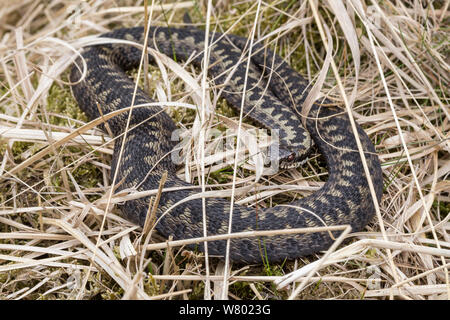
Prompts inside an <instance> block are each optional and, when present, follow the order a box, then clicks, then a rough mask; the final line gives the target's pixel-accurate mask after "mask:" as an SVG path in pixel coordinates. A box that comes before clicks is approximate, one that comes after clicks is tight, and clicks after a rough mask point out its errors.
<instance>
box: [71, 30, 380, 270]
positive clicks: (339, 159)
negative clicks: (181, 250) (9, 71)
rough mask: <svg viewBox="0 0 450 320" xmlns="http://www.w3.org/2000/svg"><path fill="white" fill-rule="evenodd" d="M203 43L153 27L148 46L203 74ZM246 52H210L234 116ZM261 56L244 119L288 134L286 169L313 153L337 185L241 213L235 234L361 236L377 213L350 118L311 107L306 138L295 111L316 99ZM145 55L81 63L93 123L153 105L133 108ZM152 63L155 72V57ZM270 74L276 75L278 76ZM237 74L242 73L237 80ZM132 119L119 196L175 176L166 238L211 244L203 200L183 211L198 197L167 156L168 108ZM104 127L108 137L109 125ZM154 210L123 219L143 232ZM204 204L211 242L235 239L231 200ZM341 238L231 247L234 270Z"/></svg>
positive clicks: (326, 105) (246, 241) (76, 72)
mask: <svg viewBox="0 0 450 320" xmlns="http://www.w3.org/2000/svg"><path fill="white" fill-rule="evenodd" d="M219 36H221V34H219V33H215V34H213V33H211V34H210V39H212V40H211V41H213V40H214V39H217V38H218V37H219ZM102 37H106V38H115V39H122V40H128V41H133V42H136V43H140V44H142V43H144V29H143V28H142V27H135V28H124V29H117V30H114V31H112V32H109V33H106V34H103V35H102ZM204 40H205V32H204V31H202V30H200V29H196V28H179V29H177V28H167V27H152V28H151V29H150V30H149V41H148V45H149V47H152V48H155V49H157V50H158V51H160V52H162V53H164V54H166V55H168V56H169V57H172V58H175V59H177V61H179V60H181V61H186V60H190V62H191V63H193V64H194V65H197V66H201V65H202V59H203V53H202V52H203V50H204ZM246 43H247V39H245V38H241V37H238V36H234V35H228V36H226V37H223V38H222V39H220V40H219V41H216V42H214V45H212V46H211V47H210V49H211V51H210V55H209V66H210V67H209V69H208V76H209V77H213V78H214V81H215V83H216V84H220V83H221V82H223V81H225V80H227V81H228V82H227V83H226V88H225V90H223V96H224V97H225V99H226V100H228V101H229V102H230V103H231V104H232V105H234V106H235V107H236V106H240V104H241V99H242V88H243V83H244V81H245V79H244V78H245V70H246V62H245V61H242V59H241V60H239V59H240V57H241V56H242V52H244V49H245V46H246ZM258 48H263V47H262V46H261V45H259V46H258V45H255V47H254V52H256V54H255V55H254V56H252V58H251V63H250V65H249V72H248V77H247V80H246V81H247V89H248V90H247V92H246V95H245V99H246V100H245V104H244V111H245V113H244V114H245V115H246V116H247V117H249V118H251V119H253V120H255V121H256V122H258V123H261V124H263V125H264V126H265V127H267V128H277V129H279V131H280V154H281V156H280V159H279V161H280V166H281V167H285V168H289V167H294V166H297V165H298V163H300V162H301V161H302V160H303V159H304V158H305V156H306V154H307V152H308V151H307V150H308V149H309V148H310V146H311V144H312V143H314V144H315V145H316V146H317V148H318V150H319V151H320V153H321V154H322V155H323V157H324V159H325V161H326V164H327V167H328V180H327V182H326V183H325V184H324V185H323V186H322V188H320V189H319V190H317V191H316V192H314V193H312V194H311V195H309V196H307V197H304V198H302V199H299V200H296V201H294V202H291V203H289V204H285V205H277V206H275V207H271V208H265V209H261V208H258V209H257V208H251V207H245V206H240V205H234V207H233V215H232V232H241V231H250V230H275V229H284V228H302V227H305V228H306V227H321V226H332V225H342V224H349V225H351V226H352V230H353V231H358V230H361V229H362V228H363V227H364V226H365V225H366V224H367V223H368V222H369V220H370V219H371V218H372V217H373V215H374V212H375V209H374V203H373V200H372V197H371V194H370V190H369V185H368V182H367V178H366V176H365V173H364V168H363V165H362V162H361V157H360V154H359V153H358V148H357V144H356V140H355V138H354V134H353V132H352V129H351V125H350V120H349V118H348V115H347V114H346V112H344V111H343V110H342V109H339V108H338V107H337V106H333V105H332V104H331V103H330V102H329V101H328V100H326V99H324V100H322V101H321V103H318V102H316V103H314V104H313V106H312V107H311V109H310V111H309V114H308V117H307V118H306V121H305V124H306V130H305V128H303V126H302V121H301V117H300V116H299V115H298V113H297V112H296V111H295V110H296V108H297V107H300V108H301V106H302V104H303V102H304V100H305V98H306V96H307V94H308V90H307V87H308V85H309V84H308V82H307V81H306V80H305V79H304V78H303V77H301V76H300V75H299V74H298V73H297V72H296V71H294V70H293V69H292V68H291V67H290V66H289V65H288V64H287V63H286V62H284V61H283V60H282V59H281V57H279V56H277V55H271V54H268V53H270V52H271V51H270V50H269V51H267V50H266V52H265V53H264V52H263V51H261V50H259V51H258V50H257V49H258ZM263 49H264V48H263ZM141 53H142V51H141V49H140V48H139V47H137V46H132V45H127V44H123V43H122V44H120V43H114V42H110V43H107V44H101V45H91V46H88V47H86V48H85V49H84V51H83V53H82V57H83V58H84V60H85V61H86V64H87V72H86V76H85V78H83V79H82V78H81V77H82V72H81V71H80V70H81V66H82V63H81V61H80V58H78V59H77V61H76V62H75V64H74V66H73V68H72V71H71V74H70V80H71V81H72V82H73V83H74V84H73V87H72V90H73V94H74V96H75V98H76V100H77V102H78V104H79V107H80V108H81V109H82V110H83V111H84V112H85V113H86V114H87V116H88V117H89V118H90V119H96V118H98V117H101V116H102V115H106V114H108V113H110V112H113V111H116V110H118V109H120V108H125V107H129V106H131V105H132V103H134V105H140V104H145V103H149V102H152V100H151V99H150V97H149V96H148V95H147V94H145V93H144V92H143V91H142V90H141V89H138V90H137V92H136V95H135V99H134V101H133V93H134V88H135V84H134V81H133V80H132V79H131V78H130V77H129V76H128V75H127V73H126V71H128V70H130V69H133V68H136V67H138V66H139V62H140V59H141ZM195 53H196V54H195ZM149 60H150V61H151V62H154V61H153V60H152V56H151V55H149ZM266 60H267V61H266ZM267 62H269V63H267ZM272 62H273V63H272ZM266 65H273V66H274V67H273V69H270V70H269V68H268V67H266ZM233 67H235V69H234V70H233V71H234V73H233V74H232V76H231V77H230V76H229V75H230V70H231V69H232V68H233ZM268 70H269V71H268ZM272 71H273V72H272ZM269 75H271V76H269ZM79 80H81V81H79ZM330 104H331V105H330ZM131 112H132V115H131V118H130V126H129V128H131V129H130V130H129V132H128V133H127V135H126V140H125V142H124V149H123V156H122V159H121V160H120V164H119V163H118V155H119V151H120V148H121V145H122V139H121V138H119V139H117V140H116V142H115V146H114V153H113V157H112V165H111V174H112V175H113V174H114V171H115V170H116V168H118V177H117V180H116V181H120V182H121V184H120V185H119V189H120V190H121V189H125V188H137V190H139V191H143V190H154V189H157V188H158V185H159V182H160V180H161V177H162V175H163V173H164V172H165V171H167V173H168V177H167V180H166V183H165V185H164V187H167V188H171V187H182V188H179V190H176V191H165V192H163V193H162V194H161V199H160V202H159V206H158V210H157V217H158V218H160V219H159V220H158V223H157V225H156V229H157V230H158V231H159V232H160V233H161V234H162V235H163V236H165V237H169V236H173V238H174V239H175V240H176V239H188V238H195V237H202V236H204V233H203V218H202V217H203V213H202V199H201V198H197V199H193V200H189V201H186V202H182V203H178V202H180V201H182V200H183V199H185V198H187V197H189V196H192V195H194V194H196V193H197V192H198V191H196V190H195V188H189V186H191V187H192V185H191V184H190V183H187V182H185V181H183V180H181V179H179V178H178V177H177V176H176V174H175V172H176V165H175V164H174V163H173V162H172V161H171V158H170V156H167V155H168V154H170V152H171V151H172V150H173V148H174V146H175V142H174V141H172V140H171V133H172V132H173V131H174V130H175V129H176V126H175V123H174V122H173V120H172V119H171V118H170V117H169V116H168V114H166V113H165V112H162V107H159V106H148V107H141V108H133V109H132V111H131ZM127 119H128V111H127V112H123V113H121V114H119V115H117V116H114V117H112V118H111V119H109V120H107V124H108V125H107V127H109V128H107V129H109V130H110V132H112V134H113V135H114V136H119V135H121V134H123V133H124V130H125V127H126V123H127ZM101 127H102V128H103V129H105V126H104V125H101ZM357 130H358V133H359V137H360V141H361V143H362V146H363V149H364V152H365V157H366V160H367V164H368V167H369V171H370V174H371V178H372V181H373V185H374V188H375V192H376V195H377V201H380V199H381V195H382V186H383V183H382V174H381V167H380V163H379V160H378V157H377V155H376V153H375V148H374V146H373V144H372V142H371V141H370V139H369V137H368V136H367V135H366V134H365V133H364V131H363V130H362V128H361V127H360V126H359V125H357ZM148 204H149V198H148V197H147V198H140V199H136V200H129V201H126V202H125V203H123V204H121V211H122V213H123V215H124V216H125V218H127V219H128V220H130V221H132V222H134V223H137V224H140V225H141V226H142V225H143V224H144V222H145V218H146V215H147V211H148V208H147V207H148ZM175 204H177V205H175ZM205 204H206V224H207V227H206V230H207V234H208V235H218V234H226V233H228V219H229V212H230V200H227V199H223V198H206V199H205ZM163 213H165V214H164V215H163V216H162V217H161V215H162V214H163ZM332 235H334V236H336V235H337V233H336V234H334V233H333V234H332V233H329V232H316V233H306V234H291V235H277V236H271V237H262V238H239V239H232V240H231V243H230V251H229V255H230V256H229V257H230V259H231V260H232V261H235V262H243V263H261V262H262V261H263V259H264V261H270V262H276V261H282V260H284V259H295V258H298V257H301V256H306V255H310V254H313V253H316V252H318V251H321V250H326V249H327V248H328V247H329V246H330V245H331V244H332V242H333V241H334V239H333V237H332ZM196 248H198V249H199V250H201V251H203V250H204V245H203V243H200V244H198V245H196ZM225 252H226V241H224V240H220V241H211V242H208V253H209V255H211V256H219V257H223V256H224V255H225Z"/></svg>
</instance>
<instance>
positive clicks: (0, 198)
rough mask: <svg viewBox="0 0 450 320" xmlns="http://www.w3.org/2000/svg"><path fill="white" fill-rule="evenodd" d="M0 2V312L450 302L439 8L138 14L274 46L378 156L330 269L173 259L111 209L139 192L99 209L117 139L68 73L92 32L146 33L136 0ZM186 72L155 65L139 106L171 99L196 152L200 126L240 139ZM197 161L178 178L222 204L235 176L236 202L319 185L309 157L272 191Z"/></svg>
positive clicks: (244, 6)
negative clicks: (169, 302) (370, 211)
mask: <svg viewBox="0 0 450 320" xmlns="http://www.w3.org/2000/svg"><path fill="white" fill-rule="evenodd" d="M1 2H2V5H1V6H0V150H1V155H2V157H1V158H0V299H74V298H77V299H121V298H138V299H203V298H206V299H209V298H216V297H228V298H230V299H287V298H291V299H305V298H308V299H335V298H343V299H354V298H357V299H358V298H364V299H374V298H375V299H388V298H393V299H448V298H449V297H450V279H449V267H450V237H449V235H448V231H449V230H450V222H449V217H450V215H449V211H450V204H449V198H450V194H449V192H450V183H449V180H448V177H449V172H450V157H449V150H450V141H449V128H450V123H449V120H450V114H449V110H448V102H449V91H448V88H449V86H450V83H449V80H450V79H449V71H450V70H449V50H450V48H449V39H448V38H449V34H450V33H449V20H450V17H449V14H448V6H449V1H448V0H446V1H425V0H423V1H421V0H408V1H396V0H385V1H382V2H380V3H378V1H371V0H342V1H340V0H339V1H334V0H333V1H326V0H322V1H315V0H310V1H307V0H304V1H295V0H274V1H272V0H270V1H261V2H258V1H253V0H242V1H231V0H218V1H213V6H212V5H211V4H209V3H208V1H206V0H205V1H197V0H195V1H154V3H153V2H152V1H149V2H148V3H149V10H148V11H147V13H148V14H149V15H150V21H151V24H152V25H171V26H180V25H182V24H183V19H182V17H183V14H184V12H186V11H188V12H189V13H190V15H191V18H192V21H193V24H195V25H196V26H197V27H199V28H206V25H208V26H209V28H210V30H217V31H220V32H229V33H236V34H240V35H245V36H249V35H250V32H251V30H254V32H255V39H261V38H262V37H264V36H267V35H269V36H268V37H267V38H265V40H266V42H265V44H266V45H268V46H270V47H271V48H274V49H275V50H276V51H277V52H278V53H279V54H280V55H281V56H282V57H283V58H285V59H286V60H287V61H288V62H289V63H290V64H291V65H292V66H293V67H294V68H296V69H297V70H298V71H299V72H300V73H302V74H303V75H304V76H305V77H307V78H308V79H309V80H311V81H312V82H314V83H315V82H316V81H318V79H319V80H320V78H321V77H320V75H324V76H325V77H324V78H323V80H324V81H323V84H322V86H321V92H322V93H323V94H327V95H329V96H330V97H331V98H332V99H334V100H335V101H336V103H338V104H340V105H342V106H343V108H345V107H346V103H345V100H344V99H343V96H344V95H343V93H345V96H346V97H347V101H348V103H347V107H351V108H352V110H353V116H354V118H355V119H356V120H357V121H358V122H359V123H360V124H361V125H362V126H363V127H364V128H365V130H366V132H367V133H368V134H369V135H370V137H371V139H372V141H374V143H375V144H376V149H377V152H378V154H379V157H380V159H381V161H382V169H383V174H384V182H385V189H384V196H383V200H382V202H381V203H380V207H379V210H378V211H377V214H376V217H375V218H374V219H373V220H372V222H371V224H370V225H369V226H367V227H366V229H365V230H364V231H363V232H358V233H354V234H350V236H351V237H350V239H351V240H350V241H348V242H345V243H344V244H341V245H340V246H339V247H337V248H333V250H332V251H330V252H328V253H327V254H326V255H325V254H323V253H322V254H318V255H316V256H314V257H306V258H304V259H301V260H298V261H295V262H291V261H289V262H285V263H283V264H282V265H260V266H258V265H256V266H236V265H228V264H224V263H223V262H221V261H218V260H215V259H208V261H205V259H204V257H203V256H202V255H201V254H199V253H197V252H191V251H185V250H180V248H179V247H176V246H173V247H171V248H169V249H167V244H166V243H165V240H166V239H163V238H161V237H160V236H159V235H158V234H157V233H156V232H149V230H150V228H147V229H146V230H144V232H142V230H141V229H140V228H138V227H137V226H135V225H133V224H131V223H129V222H127V221H125V220H124V219H122V218H121V217H120V211H119V210H118V209H117V208H115V207H114V206H115V204H116V203H117V202H120V201H123V200H124V199H126V198H127V197H128V198H129V197H132V196H136V195H133V194H112V197H109V195H110V190H111V181H110V179H109V170H110V167H109V164H110V158H111V153H112V142H111V139H110V138H109V137H108V136H107V135H106V134H105V133H102V132H101V131H100V130H98V129H96V128H95V123H94V124H91V125H88V126H85V124H86V123H88V121H87V119H86V118H85V116H84V115H83V114H82V113H81V111H80V110H79V109H78V108H77V105H76V103H75V101H74V100H73V98H72V96H71V92H70V87H69V85H68V83H67V74H68V70H69V66H70V65H71V63H72V61H73V58H74V57H75V55H76V52H77V51H79V50H81V48H82V47H83V46H84V45H86V44H88V43H90V42H92V41H93V40H92V38H86V37H87V36H92V35H97V34H99V33H102V32H105V31H107V30H111V29H113V28H116V27H124V26H136V25H144V22H145V11H144V1H128V0H123V1H119V0H117V1H112V0H106V1H81V0H75V1H66V0H48V1H42V0H41V1H40V0H16V1H12V0H11V1H9V0H6V1H5V0H1ZM327 30H328V31H327ZM329 40H330V41H331V43H332V47H331V49H332V51H331V52H330V55H328V56H327V50H326V48H327V43H328V41H329ZM330 57H331V58H332V59H330ZM181 66H182V67H183V68H184V69H183V68H180V67H178V68H177V67H176V66H174V63H173V62H168V63H166V64H162V65H161V66H160V68H162V69H163V70H160V68H158V67H155V66H150V69H149V70H150V72H149V74H148V75H149V77H150V81H149V84H150V95H151V96H153V98H154V99H155V100H159V101H164V100H166V101H173V102H174V103H173V106H175V107H170V108H169V109H170V110H169V111H170V113H171V114H172V115H173V117H174V119H176V120H177V121H178V122H179V123H180V126H185V127H186V128H188V129H189V130H190V131H189V132H190V135H191V136H192V137H194V141H193V142H194V143H193V148H192V150H200V149H201V148H200V149H198V146H199V145H200V146H202V144H203V143H205V142H204V141H202V140H201V139H196V137H201V136H202V135H201V134H200V133H201V131H202V130H207V129H208V128H212V127H220V128H221V127H231V128H233V127H236V126H237V125H238V124H239V115H238V114H236V113H234V112H232V111H230V109H229V106H227V105H226V103H224V101H222V100H221V99H216V97H217V91H216V90H213V89H211V90H210V95H207V96H206V97H204V99H206V100H207V103H201V102H202V100H201V96H200V97H199V96H196V95H195V94H194V93H193V90H192V88H195V87H196V86H197V87H198V88H202V86H204V84H205V82H203V80H202V73H201V70H197V69H193V68H191V67H190V66H185V65H181ZM333 69H334V70H337V73H336V72H333ZM180 77H182V80H180ZM189 77H190V78H189ZM340 84H342V88H344V91H345V92H342V90H341V89H340ZM210 98H211V99H210ZM194 105H197V106H202V105H204V106H207V107H209V108H210V109H209V110H215V114H217V115H221V116H217V117H215V116H213V113H208V112H207V111H208V110H206V109H205V108H201V107H200V109H199V110H198V111H199V112H198V113H200V114H201V113H204V114H207V115H209V119H211V121H210V122H208V126H203V127H202V126H201V124H202V123H201V121H200V118H201V117H199V115H198V113H196V112H195V106H194ZM192 107H193V108H194V111H193V110H190V108H192ZM202 119H205V118H204V117H203V118H202ZM199 121H200V122H199ZM199 124H200V125H199ZM243 126H244V127H245V128H250V127H252V125H251V124H248V123H247V124H245V123H244V124H243ZM216 142H217V141H208V142H207V143H208V147H209V148H211V149H213V148H214V146H215V143H216ZM196 148H197V149H196ZM190 155H191V157H190V163H189V165H187V166H185V167H184V168H181V169H180V172H179V174H180V175H181V176H184V177H186V178H187V179H190V180H193V181H201V180H202V179H201V178H199V176H200V173H201V172H202V168H205V172H206V173H207V177H206V183H207V186H206V188H205V189H206V190H216V191H218V192H219V193H220V194H221V195H222V196H223V194H228V196H229V195H230V191H228V193H225V192H223V191H220V190H231V188H232V182H233V179H234V181H235V183H236V188H235V196H236V197H235V199H236V201H237V202H239V203H242V204H246V205H255V204H256V203H258V206H260V207H264V206H270V205H274V204H275V203H278V202H280V201H289V200H292V199H294V198H296V197H302V196H305V195H307V194H309V193H310V192H311V191H312V190H316V189H317V187H319V186H320V185H322V184H323V181H325V179H326V168H322V167H320V165H321V162H320V161H318V157H317V156H313V157H312V158H311V160H310V161H309V162H308V164H307V165H306V166H305V167H303V168H300V169H298V170H288V171H284V172H280V173H279V174H277V175H275V176H273V177H269V176H265V175H262V176H261V172H260V171H258V170H256V171H255V165H252V164H251V163H250V164H247V165H245V166H239V167H238V168H237V172H236V174H235V175H234V177H233V170H232V168H233V161H234V160H233V158H231V162H229V163H223V164H220V165H217V164H213V161H212V159H210V158H208V157H206V158H203V159H202V158H198V157H196V155H197V153H196V152H194V151H192V152H191V153H190ZM219 157H222V158H223V157H225V155H223V154H222V155H220V154H219ZM201 160H202V161H201ZM255 181H256V184H255ZM250 183H253V188H252V189H251V190H249V189H248V188H245V186H246V185H249V184H250ZM215 184H223V185H221V186H220V187H217V186H210V185H215ZM255 186H256V187H255ZM286 190H287V191H288V192H286ZM199 191H200V190H199ZM281 191H285V192H284V193H283V194H282V195H280V193H281ZM107 207H108V210H107V214H106V212H105V210H106V208H107ZM224 274H225V275H228V276H226V277H224ZM224 280H225V282H224ZM224 284H225V285H224ZM205 288H206V290H205Z"/></svg>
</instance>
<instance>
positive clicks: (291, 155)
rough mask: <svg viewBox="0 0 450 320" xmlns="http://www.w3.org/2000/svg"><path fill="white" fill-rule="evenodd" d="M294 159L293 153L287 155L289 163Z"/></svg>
mask: <svg viewBox="0 0 450 320" xmlns="http://www.w3.org/2000/svg"><path fill="white" fill-rule="evenodd" d="M294 159H295V153H291V154H290V155H289V157H288V158H287V160H288V161H289V162H292V161H294Z"/></svg>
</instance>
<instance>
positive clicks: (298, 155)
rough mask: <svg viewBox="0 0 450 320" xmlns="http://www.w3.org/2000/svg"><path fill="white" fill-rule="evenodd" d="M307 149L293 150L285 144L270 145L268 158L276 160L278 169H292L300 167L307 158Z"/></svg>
mask: <svg viewBox="0 0 450 320" xmlns="http://www.w3.org/2000/svg"><path fill="white" fill-rule="evenodd" d="M308 154H309V149H308V150H305V149H300V150H295V149H294V148H292V147H290V146H286V145H279V146H271V147H270V153H269V160H270V161H271V162H273V161H276V162H278V165H279V167H280V169H292V168H297V167H300V166H301V165H303V164H304V163H305V161H306V160H307V156H308Z"/></svg>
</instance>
